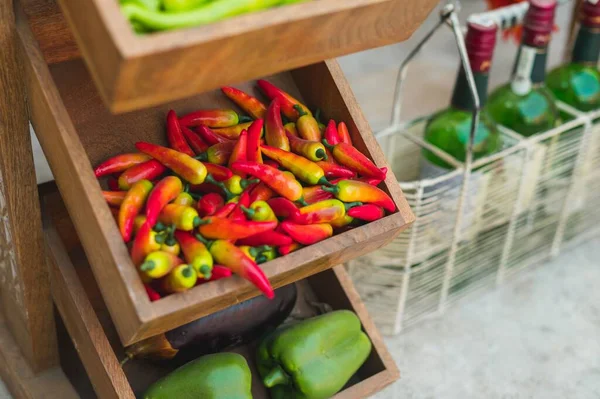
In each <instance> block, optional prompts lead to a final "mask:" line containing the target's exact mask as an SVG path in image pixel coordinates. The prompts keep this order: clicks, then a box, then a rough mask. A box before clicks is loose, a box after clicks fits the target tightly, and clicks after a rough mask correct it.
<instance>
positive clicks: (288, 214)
mask: <svg viewBox="0 0 600 399" xmlns="http://www.w3.org/2000/svg"><path fill="white" fill-rule="evenodd" d="M267 204H269V206H270V207H271V209H272V210H273V212H275V215H276V216H277V217H279V218H283V219H288V218H290V219H295V218H297V217H299V216H300V210H299V209H298V207H297V206H296V204H294V203H293V202H292V201H290V200H288V199H286V198H283V197H277V198H271V199H270V200H268V201H267Z"/></svg>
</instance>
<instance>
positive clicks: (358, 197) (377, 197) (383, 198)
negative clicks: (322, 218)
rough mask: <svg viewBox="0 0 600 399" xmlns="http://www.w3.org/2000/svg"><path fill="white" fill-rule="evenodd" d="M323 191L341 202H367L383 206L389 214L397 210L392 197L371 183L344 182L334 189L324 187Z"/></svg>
mask: <svg viewBox="0 0 600 399" xmlns="http://www.w3.org/2000/svg"><path fill="white" fill-rule="evenodd" d="M323 190H325V191H329V192H331V193H332V194H333V195H335V197H336V198H337V199H339V200H340V201H344V202H366V203H370V204H375V205H379V206H382V207H383V208H384V209H386V210H387V211H389V212H394V211H395V210H396V204H395V203H394V201H393V200H392V199H391V198H390V196H389V195H387V194H386V193H385V192H383V191H382V190H381V189H379V188H377V187H375V186H372V185H370V184H369V183H365V182H361V181H356V180H342V181H340V182H339V183H337V184H336V185H334V186H333V187H325V186H323Z"/></svg>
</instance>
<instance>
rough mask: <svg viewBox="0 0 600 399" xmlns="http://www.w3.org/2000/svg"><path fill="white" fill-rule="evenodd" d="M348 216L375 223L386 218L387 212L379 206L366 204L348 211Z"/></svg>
mask: <svg viewBox="0 0 600 399" xmlns="http://www.w3.org/2000/svg"><path fill="white" fill-rule="evenodd" d="M348 216H350V217H353V218H356V219H359V220H364V221H365V222H373V221H375V220H379V219H381V218H382V217H384V216H385V210H384V209H383V208H382V207H380V206H377V205H373V204H366V205H362V206H357V207H355V208H352V209H350V210H348Z"/></svg>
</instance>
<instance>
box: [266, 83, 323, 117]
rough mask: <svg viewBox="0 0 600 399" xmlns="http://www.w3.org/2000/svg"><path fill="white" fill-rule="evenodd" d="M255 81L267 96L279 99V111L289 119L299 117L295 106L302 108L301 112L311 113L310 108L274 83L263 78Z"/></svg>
mask: <svg viewBox="0 0 600 399" xmlns="http://www.w3.org/2000/svg"><path fill="white" fill-rule="evenodd" d="M256 83H257V84H258V87H260V89H261V90H262V91H263V93H265V95H266V96H267V97H269V98H270V99H271V100H275V99H278V100H279V101H280V103H281V111H282V112H283V114H284V115H285V117H286V118H288V119H289V120H292V121H295V120H297V119H298V118H299V117H300V114H299V113H298V110H297V109H296V106H297V107H299V108H300V109H301V110H302V113H306V114H308V115H311V113H310V110H309V109H308V108H307V107H306V106H305V105H303V104H302V103H301V102H300V101H298V100H296V99H295V98H294V97H292V96H291V95H290V94H289V93H286V92H285V91H283V90H281V89H280V88H279V87H277V86H275V85H274V84H272V83H269V82H267V81H266V80H263V79H261V80H258V81H257V82H256Z"/></svg>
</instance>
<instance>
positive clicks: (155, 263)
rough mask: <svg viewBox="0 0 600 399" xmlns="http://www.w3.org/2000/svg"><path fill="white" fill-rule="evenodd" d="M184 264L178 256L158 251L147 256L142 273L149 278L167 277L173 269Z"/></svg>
mask: <svg viewBox="0 0 600 399" xmlns="http://www.w3.org/2000/svg"><path fill="white" fill-rule="evenodd" d="M182 263H183V261H182V260H181V259H179V258H178V257H177V256H176V255H173V254H171V253H168V252H164V251H157V252H152V253H151V254H149V255H148V256H146V259H145V260H144V263H142V265H141V266H140V271H142V272H143V273H144V274H145V275H146V276H147V277H150V278H153V279H157V278H161V277H164V276H166V275H167V274H169V273H170V272H171V270H173V268H175V267H176V266H179V265H180V264H182Z"/></svg>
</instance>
